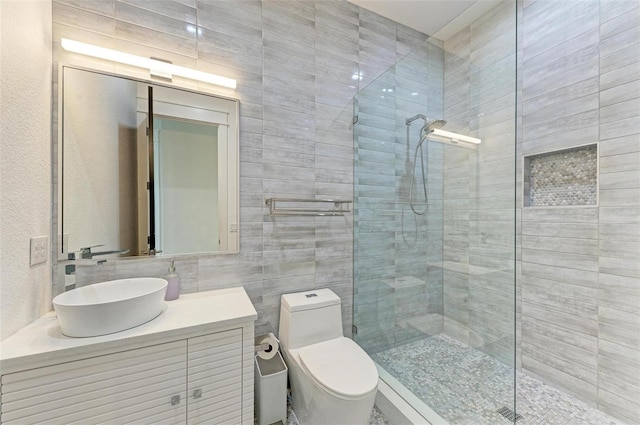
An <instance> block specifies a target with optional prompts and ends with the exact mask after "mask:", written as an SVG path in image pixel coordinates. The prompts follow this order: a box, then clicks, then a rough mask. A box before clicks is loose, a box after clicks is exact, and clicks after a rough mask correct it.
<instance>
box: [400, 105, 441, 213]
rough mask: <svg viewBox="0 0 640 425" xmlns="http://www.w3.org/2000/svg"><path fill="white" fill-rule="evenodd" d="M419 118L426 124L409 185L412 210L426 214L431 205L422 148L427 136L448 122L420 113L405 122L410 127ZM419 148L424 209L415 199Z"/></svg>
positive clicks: (414, 160) (416, 151) (421, 130)
mask: <svg viewBox="0 0 640 425" xmlns="http://www.w3.org/2000/svg"><path fill="white" fill-rule="evenodd" d="M417 119H422V120H424V125H423V126H422V128H421V129H420V138H419V139H418V145H417V146H416V150H415V152H414V154H413V168H412V172H411V184H410V186H409V206H410V207H411V210H412V211H413V212H414V213H415V214H417V215H424V214H426V213H427V210H428V209H429V205H428V198H427V174H426V171H425V165H424V151H423V150H422V144H423V143H424V141H425V140H427V137H429V134H431V133H432V132H433V130H435V129H438V128H442V127H444V125H445V124H446V123H447V122H446V121H445V120H434V121H429V120H428V119H427V117H425V116H424V115H422V114H418V115H414V116H413V117H411V118H407V119H406V120H405V124H406V125H407V127H408V126H409V125H411V123H412V122H413V121H415V120H417ZM407 135H408V128H407ZM407 143H409V140H408V137H407ZM418 150H420V170H421V172H422V192H423V194H424V203H425V207H424V210H418V209H416V206H415V205H414V203H415V200H414V199H413V186H414V181H415V179H416V160H417V159H418ZM428 159H429V158H428V156H427V160H428Z"/></svg>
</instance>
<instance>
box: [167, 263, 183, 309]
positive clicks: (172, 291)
mask: <svg viewBox="0 0 640 425" xmlns="http://www.w3.org/2000/svg"><path fill="white" fill-rule="evenodd" d="M164 278H165V279H166V280H167V282H169V284H168V285H167V292H166V294H165V296H164V299H165V301H171V300H175V299H176V298H178V297H179V296H180V277H178V274H177V273H176V268H175V266H174V264H173V260H171V265H170V266H169V274H168V275H166V276H165V277H164Z"/></svg>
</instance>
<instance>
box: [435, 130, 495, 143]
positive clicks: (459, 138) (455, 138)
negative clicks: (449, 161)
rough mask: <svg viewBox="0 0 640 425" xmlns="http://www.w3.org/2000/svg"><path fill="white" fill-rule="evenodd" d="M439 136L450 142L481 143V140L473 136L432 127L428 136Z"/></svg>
mask: <svg viewBox="0 0 640 425" xmlns="http://www.w3.org/2000/svg"><path fill="white" fill-rule="evenodd" d="M431 135H433V136H440V137H444V138H447V139H450V141H452V142H467V143H475V144H476V145H479V144H480V143H482V140H480V139H476V138H475V137H470V136H465V135H464V134H458V133H453V132H451V131H446V130H441V129H439V128H436V129H434V130H433V131H432V132H431V134H430V135H429V136H431Z"/></svg>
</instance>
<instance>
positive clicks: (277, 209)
mask: <svg viewBox="0 0 640 425" xmlns="http://www.w3.org/2000/svg"><path fill="white" fill-rule="evenodd" d="M351 202H352V201H341V200H335V199H292V198H268V199H266V200H265V204H266V205H267V206H268V207H269V215H270V216H271V217H278V216H287V215H302V216H304V215H308V216H336V217H339V216H343V215H344V214H345V213H348V212H351V210H350V209H349V204H351ZM276 204H284V206H278V205H276ZM309 204H316V205H320V206H323V205H324V206H327V207H328V206H329V204H332V205H333V207H332V208H317V209H316V208H312V207H308V206H307V205H309ZM287 206H288V208H286V207H287Z"/></svg>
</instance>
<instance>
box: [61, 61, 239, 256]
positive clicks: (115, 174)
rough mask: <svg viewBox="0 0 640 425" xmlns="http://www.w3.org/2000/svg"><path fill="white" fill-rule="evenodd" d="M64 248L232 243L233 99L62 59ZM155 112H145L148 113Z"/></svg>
mask: <svg viewBox="0 0 640 425" xmlns="http://www.w3.org/2000/svg"><path fill="white" fill-rule="evenodd" d="M61 75H62V84H61V90H62V91H61V96H60V98H61V99H62V109H61V112H62V126H61V127H62V133H61V140H62V143H61V149H60V154H61V155H60V164H61V169H60V171H61V173H60V176H61V178H60V181H59V188H60V191H61V197H60V198H59V199H61V200H62V202H61V206H60V208H59V211H60V215H61V217H60V219H59V222H60V224H61V225H60V227H61V228H60V234H61V236H62V253H63V254H65V258H67V256H66V254H68V253H73V252H78V251H81V250H82V248H86V247H95V246H101V248H94V249H93V251H92V256H95V255H100V254H101V253H108V252H113V251H116V252H120V251H127V250H128V253H127V254H126V255H129V256H138V255H149V254H155V253H160V252H162V253H165V254H186V253H200V252H217V251H222V252H236V251H237V250H238V232H237V223H238V143H237V141H238V137H237V134H238V128H237V116H238V103H237V101H235V100H229V99H223V98H219V97H215V96H210V95H205V94H201V93H195V92H190V91H186V90H179V89H175V88H169V87H164V86H161V85H157V84H149V83H147V82H141V81H136V80H133V79H129V78H123V77H118V76H113V75H107V74H102V73H98V72H91V71H86V70H81V69H76V68H71V67H68V66H65V67H62V71H61ZM150 114H151V115H152V116H153V118H152V119H151V120H150V119H149V118H148V117H149V115H150Z"/></svg>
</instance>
